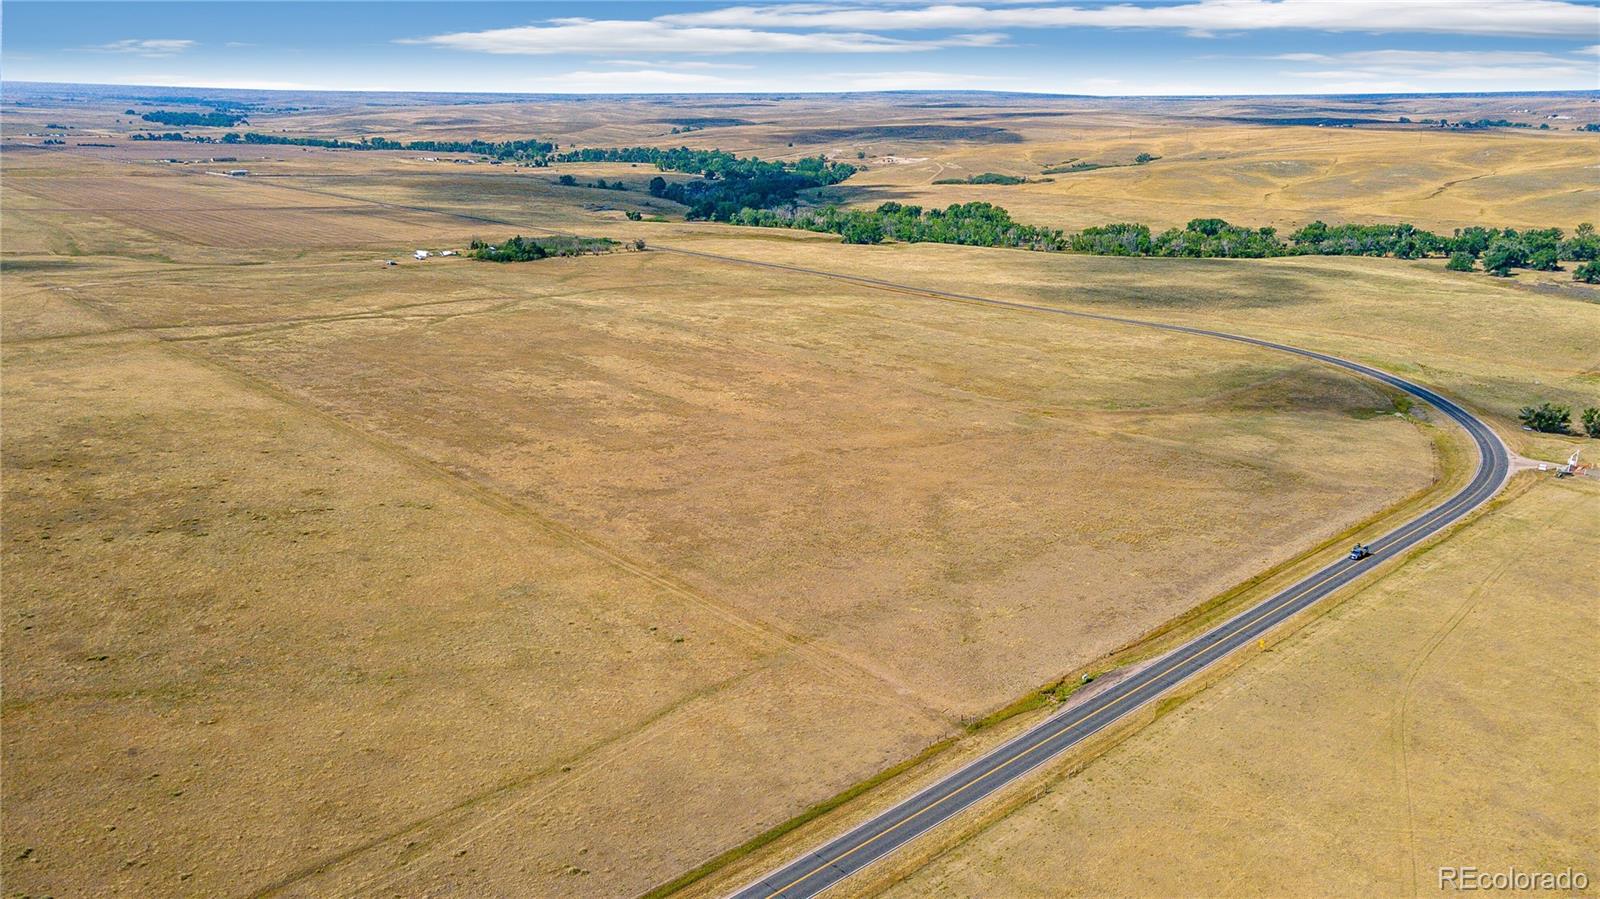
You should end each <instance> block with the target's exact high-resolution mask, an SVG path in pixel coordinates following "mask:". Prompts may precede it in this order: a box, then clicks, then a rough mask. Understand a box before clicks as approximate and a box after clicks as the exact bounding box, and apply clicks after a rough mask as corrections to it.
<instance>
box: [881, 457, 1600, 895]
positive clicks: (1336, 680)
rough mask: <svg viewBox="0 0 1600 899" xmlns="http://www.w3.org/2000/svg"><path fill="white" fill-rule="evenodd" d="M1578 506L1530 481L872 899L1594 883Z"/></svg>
mask: <svg viewBox="0 0 1600 899" xmlns="http://www.w3.org/2000/svg"><path fill="white" fill-rule="evenodd" d="M1597 500H1600V489H1597V488H1596V486H1595V484H1594V483H1593V482H1592V481H1587V482H1584V481H1577V482H1574V481H1566V482H1558V481H1553V480H1548V479H1547V480H1543V481H1541V482H1539V483H1538V484H1537V485H1536V486H1534V487H1532V489H1530V490H1528V491H1527V492H1525V493H1523V494H1522V495H1520V496H1518V497H1517V498H1515V499H1513V500H1511V501H1510V502H1508V503H1505V504H1504V505H1502V506H1500V507H1499V508H1497V509H1494V510H1493V511H1491V512H1489V513H1488V514H1487V515H1485V516H1484V517H1483V518H1481V519H1480V520H1479V521H1477V522H1476V523H1474V524H1473V525H1471V526H1470V527H1469V528H1467V529H1466V530H1465V531H1464V532H1462V533H1461V534H1459V535H1458V536H1456V537H1453V538H1452V539H1450V540H1449V541H1447V542H1445V543H1443V544H1441V545H1439V546H1437V547H1435V548H1434V549H1432V550H1430V551H1428V552H1426V553H1424V554H1422V555H1421V556H1419V557H1416V558H1415V559H1413V560H1412V561H1410V562H1408V563H1407V564H1405V565H1404V566H1403V567H1401V568H1399V569H1397V570H1396V571H1395V572H1393V573H1392V574H1389V575H1387V576H1385V577H1383V578H1382V579H1381V580H1379V581H1377V582H1375V583H1373V584H1372V585H1371V586H1369V587H1367V588H1366V589H1364V590H1362V591H1361V592H1360V593H1359V594H1357V595H1355V596H1353V597H1351V598H1350V599H1348V600H1347V601H1346V602H1345V603H1344V604H1343V605H1341V606H1339V607H1337V608H1336V609H1334V610H1333V611H1331V612H1329V613H1328V614H1326V615H1324V616H1323V617H1322V618H1320V619H1318V620H1316V621H1314V622H1312V623H1311V624H1309V625H1308V626H1306V627H1305V628H1303V629H1302V630H1301V631H1299V632H1297V633H1296V634H1294V635H1293V636H1292V637H1290V638H1289V639H1287V640H1285V641H1283V642H1282V643H1279V644H1276V645H1274V646H1272V648H1271V651H1270V652H1268V653H1265V654H1259V655H1256V656H1255V657H1253V658H1251V659H1250V660H1249V662H1248V663H1247V664H1246V665H1245V666H1244V667H1243V668H1241V669H1239V670H1236V671H1234V672H1233V673H1232V674H1230V675H1229V677H1228V679H1227V680H1226V681H1225V682H1224V683H1222V684H1219V685H1217V686H1215V687H1213V688H1211V689H1210V690H1207V691H1206V692H1204V693H1202V694H1200V695H1198V696H1196V697H1194V698H1192V699H1190V700H1189V701H1188V702H1187V703H1185V704H1183V705H1182V706H1180V707H1178V708H1176V709H1175V710H1172V711H1169V712H1168V713H1167V714H1166V715H1165V716H1164V717H1163V718H1161V719H1159V720H1157V721H1156V722H1155V723H1153V724H1151V725H1148V726H1147V727H1145V728H1144V729H1143V730H1142V731H1140V732H1139V733H1138V734H1136V735H1134V736H1132V737H1129V738H1128V739H1127V740H1126V741H1124V742H1123V743H1121V744H1120V745H1118V746H1116V747H1114V748H1112V749H1110V750H1108V751H1107V752H1106V753H1105V754H1104V755H1103V756H1101V757H1099V758H1096V759H1094V760H1093V761H1091V762H1089V763H1088V764H1087V765H1086V766H1084V767H1082V768H1081V770H1075V771H1073V773H1072V774H1071V775H1070V776H1058V777H1055V778H1053V779H1051V780H1049V781H1048V783H1046V784H1045V785H1043V786H1042V787H1040V788H1038V789H1037V790H1036V793H1035V795H1034V797H1033V798H1032V799H1030V800H1029V801H1027V802H1025V803H1023V804H1021V805H1020V806H1019V807H1017V808H1016V809H1015V810H1014V811H1012V812H1011V813H1010V814H1009V815H1007V816H1005V817H1004V818H1002V819H1001V820H999V821H997V822H995V823H992V824H990V825H989V826H988V827H986V828H985V829H983V830H982V831H981V832H978V833H976V834H975V835H973V836H972V837H971V839H969V840H967V841H966V842H964V843H962V844H960V845H959V846H956V847H955V848H952V849H949V850H948V851H946V852H944V854H942V855H940V856H939V857H938V858H936V859H933V860H932V861H931V862H929V863H928V864H927V865H926V866H925V867H923V868H921V869H920V870H917V871H916V872H915V873H914V874H911V875H910V876H908V877H907V878H906V879H905V880H904V881H903V882H901V883H899V884H898V885H896V886H895V887H893V888H892V889H889V890H887V891H886V894H887V895H889V896H969V895H1008V896H1046V895H1048V896H1059V895H1091V896H1133V895H1178V894H1185V895H1223V894H1228V895H1239V894H1248V895H1311V894H1315V895H1321V896H1372V895H1396V894H1404V895H1410V894H1417V893H1431V892H1435V891H1437V890H1438V889H1439V880H1438V869H1439V868H1440V867H1444V866H1449V867H1462V866H1475V867H1477V868H1479V869H1480V870H1484V871H1505V870H1507V869H1509V868H1513V867H1514V868H1515V869H1517V870H1519V871H1562V870H1565V869H1567V868H1571V869H1572V870H1574V871H1587V872H1593V871H1594V870H1596V867H1597V866H1600V852H1597V849H1596V847H1597V846H1600V824H1597V822H1600V803H1597V800H1596V794H1595V791H1594V789H1593V785H1594V783H1595V781H1596V779H1597V778H1600V761H1597V756H1596V755H1595V752H1594V742H1595V735H1596V733H1597V730H1600V717H1597V712H1596V710H1597V709H1600V681H1597V679H1596V671H1600V619H1597V617H1596V613H1595V607H1594V601H1593V598H1594V584H1593V578H1592V576H1591V575H1590V573H1589V572H1588V571H1586V570H1585V568H1584V566H1583V565H1582V564H1580V563H1578V559H1579V558H1581V557H1582V556H1583V555H1584V554H1585V553H1587V552H1588V551H1589V549H1590V548H1592V547H1593V546H1594V544H1595V542H1596V541H1597V540H1600V517H1597V516H1596V515H1595V514H1594V507H1595V503H1596V501H1597ZM1511 547H1515V550H1514V551H1511V550H1510V548H1511ZM1330 847H1336V848H1330ZM908 861H909V860H908ZM1590 878H1591V880H1590V888H1589V890H1588V891H1585V892H1591V891H1592V890H1593V889H1594V887H1593V879H1592V878H1593V875H1592V874H1590ZM861 886H866V885H865V884H863V885H861Z"/></svg>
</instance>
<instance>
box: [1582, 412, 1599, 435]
mask: <svg viewBox="0 0 1600 899" xmlns="http://www.w3.org/2000/svg"><path fill="white" fill-rule="evenodd" d="M1583 433H1585V434H1588V435H1589V436H1590V437H1600V409H1596V408H1595V407H1593V406H1590V407H1589V408H1587V409H1585V410H1583Z"/></svg>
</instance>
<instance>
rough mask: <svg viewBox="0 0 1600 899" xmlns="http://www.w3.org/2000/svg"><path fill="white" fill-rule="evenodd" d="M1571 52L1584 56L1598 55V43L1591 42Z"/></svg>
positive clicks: (1599, 51) (1599, 52) (1599, 46)
mask: <svg viewBox="0 0 1600 899" xmlns="http://www.w3.org/2000/svg"><path fill="white" fill-rule="evenodd" d="M1572 52H1574V53H1582V54H1584V55H1585V56H1600V44H1593V45H1591V46H1588V47H1583V48H1581V49H1578V50H1574V51H1572Z"/></svg>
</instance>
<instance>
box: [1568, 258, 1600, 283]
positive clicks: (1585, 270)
mask: <svg viewBox="0 0 1600 899" xmlns="http://www.w3.org/2000/svg"><path fill="white" fill-rule="evenodd" d="M1572 280H1574V281H1582V282H1583V283H1585V284H1600V262H1593V261H1591V262H1585V263H1584V264H1582V265H1580V266H1578V268H1577V269H1576V270H1575V271H1573V273H1572Z"/></svg>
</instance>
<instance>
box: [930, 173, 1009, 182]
mask: <svg viewBox="0 0 1600 899" xmlns="http://www.w3.org/2000/svg"><path fill="white" fill-rule="evenodd" d="M933 183H934V184H1027V183H1028V179H1026V178H1018V177H1017V176H1016V175H1002V174H1000V173H999V172H984V173H983V174H981V175H968V176H967V177H965V178H940V179H939V180H937V181H935V182H933Z"/></svg>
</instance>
